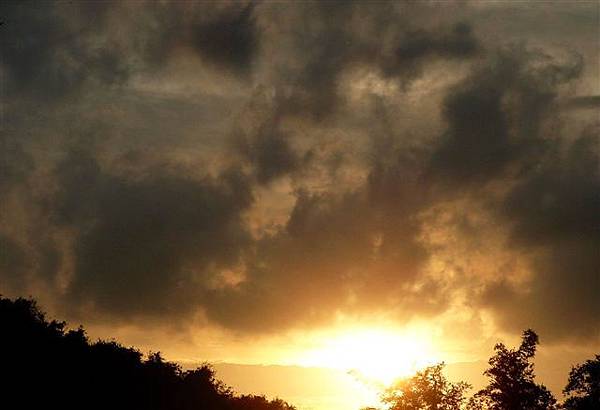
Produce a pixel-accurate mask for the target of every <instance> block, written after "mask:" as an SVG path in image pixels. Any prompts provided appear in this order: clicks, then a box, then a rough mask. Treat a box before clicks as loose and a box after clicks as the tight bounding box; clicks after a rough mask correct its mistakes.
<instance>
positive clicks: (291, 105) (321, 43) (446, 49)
mask: <svg viewBox="0 0 600 410" xmlns="http://www.w3.org/2000/svg"><path fill="white" fill-rule="evenodd" d="M401 6H402V7H401V9H400V10H396V7H395V5H394V4H393V3H384V4H380V5H379V7H369V5H368V4H366V3H360V2H330V3H328V2H325V3H306V4H303V5H302V6H301V7H300V9H301V11H300V15H301V17H300V19H301V21H302V22H303V23H304V25H298V27H297V31H292V36H291V37H292V45H294V47H295V48H296V50H297V51H296V55H295V57H297V58H299V59H300V61H299V64H300V66H301V68H300V70H299V71H292V72H287V71H283V73H282V75H285V76H286V77H289V78H290V79H289V80H288V82H289V84H285V83H284V85H285V86H284V87H282V88H283V89H282V90H281V95H280V105H281V108H280V109H281V110H282V111H284V112H291V113H308V114H309V115H310V116H312V117H313V118H314V119H317V120H322V119H324V118H326V117H328V116H329V115H330V114H332V113H333V112H335V111H336V110H337V109H338V108H339V106H340V105H343V101H340V93H339V90H338V88H339V87H343V86H344V85H341V84H339V81H340V76H341V75H342V74H343V73H344V72H345V71H347V70H349V69H352V68H355V67H361V66H363V67H369V68H370V69H371V70H373V71H375V72H380V73H382V74H383V75H384V76H385V77H389V78H394V79H397V80H398V81H399V82H400V83H401V84H403V85H408V84H410V82H411V81H413V80H415V79H417V78H419V76H420V75H421V74H422V72H423V69H424V67H425V66H426V65H427V63H428V62H431V61H434V60H435V59H450V60H461V59H469V58H471V57H473V56H475V55H477V53H478V52H479V51H480V45H479V43H478V41H477V40H476V38H475V36H474V34H473V32H472V29H471V26H470V25H469V24H467V23H457V24H454V25H452V27H451V28H448V27H441V28H439V27H433V26H432V27H429V26H427V27H426V28H419V29H416V28H415V27H414V22H412V21H411V20H410V18H409V17H407V16H410V14H411V13H412V12H413V9H421V8H422V7H425V6H422V5H419V4H410V3H406V4H403V5H401ZM305 27H309V28H311V29H312V30H307V29H305Z"/></svg>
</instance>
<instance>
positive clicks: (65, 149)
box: [0, 2, 600, 341]
mask: <svg viewBox="0 0 600 410" xmlns="http://www.w3.org/2000/svg"><path fill="white" fill-rule="evenodd" d="M564 9H568V11H569V12H568V13H563V11H564ZM494 15H509V16H512V17H513V18H514V21H513V20H511V23H510V24H508V23H506V22H504V21H503V20H497V19H494V18H492V17H491V16H494ZM2 16H3V21H4V24H3V26H2V32H3V35H2V39H1V41H2V63H1V64H2V65H1V74H2V135H1V137H0V138H1V141H2V156H1V157H0V169H1V170H2V173H1V174H0V190H1V193H0V194H1V196H2V214H1V215H0V220H1V225H0V245H1V246H2V254H1V255H0V258H1V259H0V269H1V271H0V279H1V282H0V286H1V287H0V290H1V291H2V293H4V294H8V295H13V294H14V295H16V294H21V295H27V294H32V295H35V296H36V297H38V298H40V299H41V300H42V301H44V302H45V303H47V304H48V305H50V306H56V309H58V308H60V309H63V310H64V314H67V315H69V316H70V317H73V318H84V317H85V318H88V319H87V320H94V321H100V322H102V321H118V322H123V323H129V322H133V321H137V320H139V319H144V318H147V319H152V320H154V321H155V323H173V322H178V323H185V322H186V321H191V319H192V318H198V317H201V318H202V320H201V321H200V322H198V321H194V323H195V324H196V325H198V323H203V324H204V325H205V326H220V327H224V328H228V329H231V330H233V331H236V332H241V333H264V332H267V333H268V332H274V331H282V330H286V329H291V328H312V327H317V326H323V325H327V324H328V323H333V322H334V321H335V320H336V318H337V317H339V315H344V316H350V317H354V316H355V317H368V316H369V315H378V316H381V315H384V316H385V317H387V318H389V319H390V320H395V321H397V322H398V323H404V322H406V321H409V320H411V319H414V318H429V319H435V318H437V317H441V315H444V314H445V313H446V312H448V311H450V309H451V308H452V309H456V306H460V308H461V309H463V310H464V311H468V312H471V313H472V314H474V315H486V316H485V317H486V320H490V321H492V322H491V325H493V326H495V328H497V329H499V330H504V331H508V332H513V331H518V330H519V329H522V328H523V327H526V326H530V327H533V328H535V329H537V330H538V331H539V332H540V333H541V334H543V335H544V336H545V337H547V338H548V339H549V340H554V341H561V340H562V341H565V340H571V341H573V340H578V339H580V338H583V337H587V338H592V339H594V338H597V337H598V336H599V330H600V321H599V318H600V303H598V300H597V295H598V294H600V279H599V275H598V272H600V257H599V252H598V250H599V249H600V229H599V228H598V227H599V226H600V220H599V218H598V215H600V212H598V211H599V210H600V203H599V200H598V198H599V197H598V193H599V192H600V175H599V166H598V154H599V153H598V130H599V128H598V127H599V124H598V120H597V108H598V96H597V95H598V93H600V89H598V86H597V84H598V81H599V80H600V79H599V78H598V44H597V39H595V38H594V36H595V34H594V33H595V29H596V28H597V25H598V24H599V22H598V12H597V7H596V6H595V5H594V4H591V3H589V4H588V3H584V2H582V3H575V4H568V5H567V4H552V3H544V4H536V5H530V6H526V5H521V4H511V3H506V4H500V3H499V4H496V3H494V4H493V5H492V4H490V5H487V4H480V3H476V4H472V3H468V2H467V3H462V2H461V3H450V4H447V3H444V4H439V3H425V2H421V3H404V2H401V3H392V2H389V3H379V4H372V3H368V2H343V3H342V2H339V3H337V2H336V3H301V4H300V3H299V4H293V5H292V4H286V5H283V4H280V3H269V2H262V3H244V4H242V3H239V2H231V3H226V2H223V3H214V4H208V3H179V2H175V3H153V2H152V3H147V4H146V3H141V2H131V3H129V2H118V3H117V2H115V3H109V2H105V3H93V4H90V3H67V2H56V3H51V2H44V3H33V2H32V3H28V2H6V3H5V4H3V5H2ZM594 16H595V17H594ZM557 21H559V22H560V23H561V25H560V26H561V27H563V28H564V33H563V34H564V36H563V37H564V39H563V40H562V41H559V40H558V39H557V36H556V33H555V32H554V31H553V26H552V24H554V23H556V22H557ZM596 340H597V339H596Z"/></svg>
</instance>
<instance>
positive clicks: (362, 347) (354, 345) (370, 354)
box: [303, 329, 437, 386]
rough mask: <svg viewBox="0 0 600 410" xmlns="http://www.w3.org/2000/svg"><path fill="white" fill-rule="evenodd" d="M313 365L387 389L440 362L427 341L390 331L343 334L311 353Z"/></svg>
mask: <svg viewBox="0 0 600 410" xmlns="http://www.w3.org/2000/svg"><path fill="white" fill-rule="evenodd" d="M303 362H304V363H306V364H309V365H312V366H320V367H329V368H336V369H342V370H345V371H347V372H350V373H352V374H353V375H354V376H355V377H357V378H359V379H362V380H363V381H366V382H368V383H376V384H380V385H384V386H388V385H390V384H391V383H392V382H393V381H394V380H396V379H398V378H402V377H407V376H410V375H412V374H414V373H415V372H416V371H417V370H419V369H421V368H423V367H426V366H429V365H431V364H434V363H436V362H437V358H436V355H435V353H434V349H433V348H432V345H431V343H430V342H429V340H427V338H425V337H423V336H422V335H417V334H406V333H402V332H397V331H392V330H386V329H354V330H350V331H343V332H340V333H339V334H336V335H334V336H332V337H330V338H329V339H327V340H325V341H324V342H323V343H322V345H321V346H320V347H318V348H316V349H314V350H312V351H309V352H308V353H307V354H306V355H305V357H304V360H303Z"/></svg>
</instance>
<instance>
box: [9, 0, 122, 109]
mask: <svg viewBox="0 0 600 410" xmlns="http://www.w3.org/2000/svg"><path fill="white" fill-rule="evenodd" d="M88 7H89V8H90V9H91V8H94V12H93V13H89V14H88V13H86V10H88ZM65 10H66V11H68V12H73V13H77V12H80V13H81V14H83V15H87V18H86V19H85V21H83V20H82V21H78V20H77V19H70V18H69V14H68V13H61V12H62V11H65ZM105 11H106V8H105V7H102V6H98V5H97V4H96V3H93V4H92V3H81V4H78V5H77V6H73V7H71V8H69V7H66V6H65V5H64V4H61V3H52V2H42V3H36V2H13V1H8V2H5V3H3V5H2V16H3V20H4V24H3V27H2V32H3V35H2V40H1V42H2V43H1V44H2V65H3V67H4V69H5V70H6V77H4V79H3V83H4V84H5V86H4V87H5V89H4V91H3V92H5V93H7V95H9V96H13V95H21V94H26V95H29V94H33V95H32V97H33V98H37V99H47V98H55V97H62V96H64V95H68V94H70V93H74V92H76V91H78V90H79V88H80V87H81V86H82V85H83V84H84V83H87V82H96V83H100V84H103V85H112V84H119V83H122V82H123V81H125V80H126V79H127V77H128V73H129V69H128V67H127V66H126V64H124V61H123V59H122V58H121V57H120V53H121V51H120V50H119V49H118V48H116V47H115V45H114V44H106V43H103V41H102V40H103V36H96V35H95V33H94V31H93V29H94V28H95V27H97V26H96V22H97V21H100V20H102V18H103V14H104V12H105ZM4 87H3V88H4Z"/></svg>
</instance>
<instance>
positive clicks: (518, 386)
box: [468, 329, 556, 410]
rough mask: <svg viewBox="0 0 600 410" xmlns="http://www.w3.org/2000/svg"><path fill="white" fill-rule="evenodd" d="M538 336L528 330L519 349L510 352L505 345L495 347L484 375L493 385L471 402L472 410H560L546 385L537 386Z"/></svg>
mask: <svg viewBox="0 0 600 410" xmlns="http://www.w3.org/2000/svg"><path fill="white" fill-rule="evenodd" d="M538 344H539V338H538V335H537V334H536V333H535V332H534V331H533V330H531V329H528V330H525V331H524V332H523V335H522V341H521V345H520V346H519V348H518V349H509V348H507V347H506V346H505V345H504V344H503V343H497V344H496V346H494V350H495V352H496V354H495V355H494V356H492V357H491V358H490V360H489V361H488V363H489V365H490V367H489V368H488V369H487V370H486V371H485V372H484V375H486V376H487V377H489V379H490V381H489V384H488V386H487V387H485V388H484V389H482V390H480V391H479V392H477V393H476V394H475V395H474V397H473V398H472V399H471V400H470V402H469V406H468V408H469V409H472V410H479V409H486V410H550V409H555V408H556V399H555V398H554V396H553V395H552V393H551V392H550V391H549V390H548V389H547V388H546V387H545V386H543V385H540V384H536V383H535V380H534V379H535V374H534V367H533V363H531V362H530V360H531V359H533V357H534V356H535V351H536V348H537V345H538Z"/></svg>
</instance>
